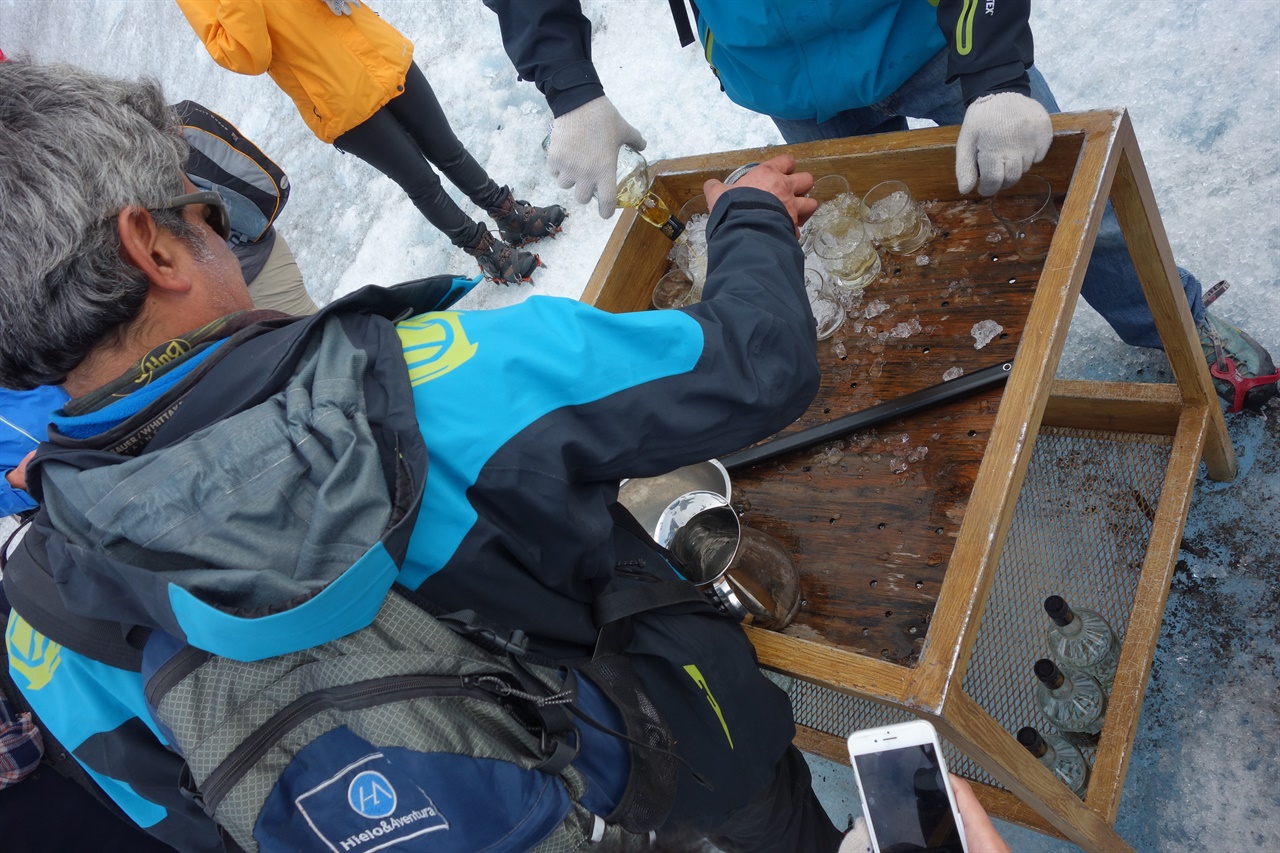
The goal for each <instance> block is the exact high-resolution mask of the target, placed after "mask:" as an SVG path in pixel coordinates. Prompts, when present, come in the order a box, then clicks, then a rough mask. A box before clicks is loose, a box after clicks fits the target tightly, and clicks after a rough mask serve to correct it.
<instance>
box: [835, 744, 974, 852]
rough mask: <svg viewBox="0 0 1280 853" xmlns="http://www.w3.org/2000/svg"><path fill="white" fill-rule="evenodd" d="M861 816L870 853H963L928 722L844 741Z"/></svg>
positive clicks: (943, 770)
mask: <svg viewBox="0 0 1280 853" xmlns="http://www.w3.org/2000/svg"><path fill="white" fill-rule="evenodd" d="M849 761H850V763H851V764H852V765H853V775H854V779H855V780H856V781H857V783H858V795H859V796H860V797H861V798H862V814H863V815H864V817H865V818H866V821H867V830H868V831H869V833H870V835H871V849H872V850H875V851H876V853H907V851H916V853H969V848H968V847H966V846H965V842H964V824H963V823H962V821H961V820H960V813H959V811H958V810H957V809H956V798H955V795H954V794H953V793H952V792H951V781H950V779H949V778H948V777H947V765H946V761H945V760H944V759H943V757H942V744H941V743H940V742H939V741H938V733H937V731H936V730H935V729H934V728H933V724H932V723H930V722H929V721H928V720H911V721H909V722H906V723H896V724H894V725H891V726H880V727H877V728H874V729H862V730H860V731H856V732H854V733H853V734H851V735H849Z"/></svg>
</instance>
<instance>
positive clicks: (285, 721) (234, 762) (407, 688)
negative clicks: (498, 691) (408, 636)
mask: <svg viewBox="0 0 1280 853" xmlns="http://www.w3.org/2000/svg"><path fill="white" fill-rule="evenodd" d="M476 684H477V680H476V678H474V677H473V676H457V675H403V676H387V677H385V678H375V679H372V680H370V681H361V682H358V683H356V684H347V685H343V686H342V687H330V688H328V689H326V690H317V691H315V692H313V693H308V694H307V695H305V696H301V697H299V698H297V699H295V700H293V701H292V702H290V703H289V704H288V705H286V706H285V707H283V708H281V709H280V710H279V711H277V712H276V713H275V714H274V715H272V717H271V719H269V720H267V721H266V722H265V723H263V724H262V726H260V727H259V728H258V730H257V731H255V732H254V733H253V734H252V735H250V736H249V737H248V738H246V739H245V741H244V742H243V743H241V744H240V745H239V746H237V747H236V748H235V749H234V750H232V751H231V754H230V755H228V756H227V757H226V758H225V759H224V760H223V761H222V763H221V764H219V765H218V766H217V767H215V768H214V770H213V772H212V773H210V774H209V776H208V778H207V779H205V780H204V784H203V785H201V786H200V789H201V791H203V793H204V802H205V808H206V809H208V810H209V812H210V814H212V813H213V811H214V810H216V809H217V808H218V805H219V804H220V803H221V802H222V800H223V798H224V797H226V795H227V794H228V793H229V792H230V791H231V789H232V788H233V787H235V785H236V783H238V782H239V781H240V780H241V779H242V778H244V775H245V774H246V773H248V772H249V770H250V768H252V767H253V765H254V764H256V763H257V762H258V760H259V759H260V758H262V756H263V755H265V754H266V753H267V752H268V751H269V750H270V749H271V747H272V746H273V745H274V744H275V743H276V741H277V740H279V739H280V737H281V736H283V735H284V734H285V733H286V732H288V731H290V730H291V729H293V728H295V727H296V726H298V725H299V724H301V723H302V722H304V721H306V720H307V719H309V718H310V717H312V716H314V715H315V714H317V713H319V712H320V711H327V710H330V709H335V710H340V711H349V710H355V709H359V708H369V707H373V706H376V705H382V704H386V703H390V702H400V701H404V700H406V699H419V698H423V697H427V696H437V697H455V696H456V697H462V698H467V699H477V700H480V701H484V702H491V703H493V704H498V700H497V699H496V698H495V696H494V695H493V693H492V692H491V691H489V690H486V689H484V688H482V687H478V686H476Z"/></svg>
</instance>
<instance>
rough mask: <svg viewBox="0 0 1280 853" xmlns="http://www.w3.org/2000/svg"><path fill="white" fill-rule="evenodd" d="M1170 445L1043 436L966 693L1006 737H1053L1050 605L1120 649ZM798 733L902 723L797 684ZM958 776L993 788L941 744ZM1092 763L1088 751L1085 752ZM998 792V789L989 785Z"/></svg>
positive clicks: (1056, 431) (1151, 439)
mask: <svg viewBox="0 0 1280 853" xmlns="http://www.w3.org/2000/svg"><path fill="white" fill-rule="evenodd" d="M1172 442H1173V440H1172V438H1171V437H1168V436H1160V435H1146V434H1137V433H1121V432H1103V431H1096V430H1079V429H1067V428H1059V427H1043V428H1042V429H1041V430H1040V433H1039V436H1038V438H1037V440H1036V444H1035V447H1034V449H1033V452H1032V457H1031V463H1030V466H1029V468H1028V470H1027V476H1026V478H1025V480H1024V482H1023V486H1022V491H1021V492H1020V493H1019V495H1018V502H1017V505H1016V507H1015V509H1014V514H1013V520H1012V523H1011V525H1010V529H1009V533H1008V536H1007V537H1006V538H1005V543H1004V550H1003V552H1002V554H1001V558H1000V563H999V565H998V567H997V570H996V574H995V577H994V579H993V581H992V586H991V591H990V594H989V596H988V599H987V604H986V608H985V610H984V613H983V618H982V624H981V625H980V627H979V630H978V635H977V640H976V642H975V644H974V649H973V654H972V657H971V658H970V663H969V666H968V669H967V671H966V674H965V678H964V682H963V685H962V689H963V690H964V692H965V693H967V694H968V695H969V696H970V697H971V698H973V699H974V701H976V702H977V703H978V704H979V705H981V706H982V707H983V708H984V709H985V710H986V711H987V713H989V714H991V716H992V717H994V718H995V720H996V721H997V722H999V723H1000V724H1001V725H1002V726H1004V727H1005V728H1006V729H1007V730H1008V731H1009V732H1010V733H1011V734H1012V733H1013V732H1016V731H1017V730H1018V729H1019V728H1021V727H1023V726H1028V725H1029V726H1035V727H1036V728H1037V729H1040V730H1041V731H1042V732H1054V731H1055V729H1054V728H1053V726H1052V725H1051V724H1050V723H1049V722H1048V721H1047V720H1045V719H1044V717H1043V715H1042V714H1041V713H1040V711H1039V708H1038V706H1037V704H1036V700H1035V692H1034V690H1035V676H1034V674H1033V673H1032V667H1033V665H1034V664H1035V662H1036V660H1038V659H1039V658H1042V657H1047V656H1048V647H1047V645H1046V641H1045V630H1046V628H1047V627H1048V626H1049V624H1050V622H1049V617H1048V616H1047V615H1046V614H1045V612H1044V608H1043V602H1044V599H1045V598H1046V597H1047V596H1049V595H1060V596H1062V597H1063V598H1065V599H1066V600H1067V602H1068V603H1069V604H1071V605H1072V606H1074V607H1082V608H1088V609H1090V610H1094V611H1096V612H1098V613H1099V614H1101V615H1102V616H1103V618H1105V619H1106V620H1107V621H1108V622H1109V623H1111V627H1112V628H1113V629H1114V631H1115V632H1116V636H1117V638H1119V639H1120V640H1121V641H1123V639H1124V634H1125V627H1126V625H1127V622H1128V618H1129V613H1130V610H1131V609H1132V606H1133V601H1134V597H1135V594H1136V591H1137V585H1138V580H1139V577H1140V574H1141V568H1142V561H1143V559H1144V557H1145V554H1146V548H1147V542H1148V539H1149V538H1150V534H1151V527H1152V522H1153V520H1154V518H1155V509H1156V507H1157V506H1158V505H1159V502H1160V490H1161V486H1162V484H1163V481H1164V475H1165V471H1166V469H1167V467H1168V464H1169V460H1170V455H1171V448H1172ZM785 686H786V687H787V688H788V691H789V692H790V694H791V698H792V705H793V708H794V710H795V715H796V722H798V723H800V724H802V725H805V726H808V727H810V728H813V729H817V730H819V731H823V732H827V733H829V734H832V735H836V736H839V737H843V736H844V735H846V734H848V733H849V732H850V731H852V730H854V729H859V728H866V727H868V726H875V725H881V724H884V723H890V722H898V721H901V720H905V719H908V718H909V717H910V714H909V713H908V712H905V711H900V710H898V709H896V708H893V707H890V706H885V705H880V704H878V703H875V702H869V701H864V700H860V699H855V698H852V697H850V696H846V695H844V694H842V693H838V692H836V691H832V690H828V689H825V688H822V687H818V686H815V685H813V684H809V683H808V682H804V681H799V680H794V681H792V682H791V683H790V684H788V685H785ZM944 746H945V747H946V752H947V759H948V761H949V762H950V764H951V768H952V769H953V770H955V771H956V772H958V773H960V774H962V775H964V776H967V777H969V778H971V779H975V780H977V781H981V782H986V783H987V784H989V785H997V783H996V781H995V779H994V778H993V777H991V776H990V775H989V774H987V773H986V772H985V771H983V770H982V769H981V768H980V767H979V766H978V765H977V764H976V763H974V762H973V761H971V760H969V759H968V758H966V757H964V756H962V755H961V754H959V753H958V751H957V750H955V749H954V748H952V747H951V746H950V745H949V744H944ZM1083 751H1084V752H1085V755H1086V758H1087V759H1090V760H1092V758H1093V749H1092V748H1090V747H1086V748H1085V749H1084V750H1083ZM997 786H998V785H997Z"/></svg>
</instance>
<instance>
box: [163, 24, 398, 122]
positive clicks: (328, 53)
mask: <svg viewBox="0 0 1280 853" xmlns="http://www.w3.org/2000/svg"><path fill="white" fill-rule="evenodd" d="M177 3H178V6H179V7H180V8H181V9H182V13H183V14H184V15H186V16H187V21H189V22H190V24H191V28H192V29H194V30H195V31H196V35H198V36H199V37H200V39H201V41H203V42H204V45H205V47H207V48H208V49H209V54H210V55H211V56H212V57H213V59H214V61H215V62H217V63H218V64H219V65H221V66H222V67H223V68H226V69H228V70H231V71H235V72H237V73H239V74H261V73H262V72H264V71H265V72H267V73H268V74H270V75H271V79H272V80H274V81H276V85H277V86H279V87H280V88H281V89H283V90H284V91H285V93H286V94H287V95H288V96H289V97H291V98H293V102H294V104H296V105H297V107H298V112H300V113H302V119H303V121H305V122H306V123H307V126H308V127H310V128H311V130H312V132H313V133H315V135H316V136H318V137H320V139H322V140H324V141H325V142H333V140H335V139H336V138H338V137H339V136H341V135H342V134H344V133H346V132H347V131H348V130H350V129H351V128H353V127H355V126H356V125H358V124H360V123H361V122H363V121H364V120H365V119H367V118H369V116H371V115H373V114H374V113H375V112H377V111H378V110H379V109H381V108H382V106H383V105H384V104H386V103H387V101H389V100H391V99H392V98H394V97H395V96H396V95H398V94H400V93H401V92H403V91H404V77H405V74H406V73H407V72H408V70H409V64H410V63H412V62H413V43H412V42H410V41H409V40H408V39H407V38H405V37H404V36H402V35H400V33H399V32H397V31H396V29H395V27H393V26H391V25H390V24H388V23H387V22H386V21H384V20H382V19H381V18H379V17H378V16H377V15H376V14H374V13H373V10H371V9H370V8H369V6H368V4H367V3H363V2H362V3H360V5H359V6H355V7H354V8H353V9H352V13H351V14H350V15H335V14H333V12H332V11H330V9H329V7H328V6H327V5H325V3H324V2H323V0H177Z"/></svg>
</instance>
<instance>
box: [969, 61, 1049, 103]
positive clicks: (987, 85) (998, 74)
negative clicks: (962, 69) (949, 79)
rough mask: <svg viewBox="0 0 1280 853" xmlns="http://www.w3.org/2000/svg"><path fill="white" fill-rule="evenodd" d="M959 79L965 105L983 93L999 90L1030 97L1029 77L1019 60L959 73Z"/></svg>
mask: <svg viewBox="0 0 1280 853" xmlns="http://www.w3.org/2000/svg"><path fill="white" fill-rule="evenodd" d="M959 79H960V91H961V92H963V93H964V103H965V106H968V105H969V104H972V103H973V102H974V101H976V100H978V98H981V97H982V96H983V95H996V94H999V93H1000V92H1017V93H1018V94H1019V95H1026V96H1027V97H1031V77H1030V76H1029V75H1028V74H1027V66H1025V65H1023V64H1022V63H1021V62H1010V63H1007V64H1005V65H998V66H996V67H995V68H988V69H985V70H983V71H975V72H974V73H972V74H961V75H959Z"/></svg>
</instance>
